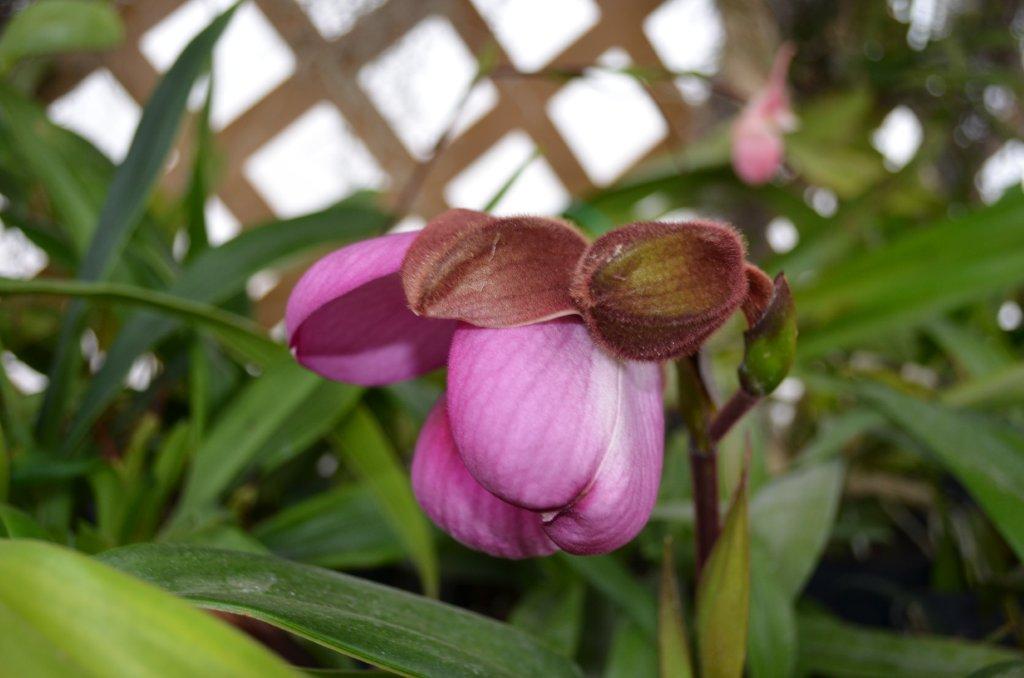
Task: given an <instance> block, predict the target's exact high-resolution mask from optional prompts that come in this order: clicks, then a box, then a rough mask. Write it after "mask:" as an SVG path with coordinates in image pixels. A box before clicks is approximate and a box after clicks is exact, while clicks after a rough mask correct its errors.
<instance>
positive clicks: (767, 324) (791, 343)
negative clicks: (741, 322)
mask: <svg viewBox="0 0 1024 678" xmlns="http://www.w3.org/2000/svg"><path fill="white" fill-rule="evenodd" d="M748 318H749V316H748ZM796 336H797V327H796V307H795V306H794V305H793V295H792V293H791V292H790V289H789V283H788V282H787V281H786V276H785V274H783V273H780V274H779V275H777V276H775V281H774V283H773V289H772V295H771V299H770V300H769V301H768V305H767V306H766V307H765V308H764V311H763V312H762V313H761V315H760V317H759V318H757V320H756V322H754V323H753V324H752V325H751V327H750V329H749V330H747V331H746V332H745V333H744V334H743V339H744V343H745V344H746V350H745V352H744V355H743V364H742V365H740V369H739V376H740V385H741V386H742V387H743V390H744V391H746V392H747V393H749V394H751V395H754V396H766V395H768V394H769V393H771V392H772V391H774V390H775V388H776V387H777V386H778V385H779V384H780V383H781V382H782V380H783V379H785V378H786V375H787V374H788V373H789V369H790V368H791V367H792V366H793V359H794V358H795V356H796Z"/></svg>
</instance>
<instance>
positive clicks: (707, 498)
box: [676, 356, 721, 581]
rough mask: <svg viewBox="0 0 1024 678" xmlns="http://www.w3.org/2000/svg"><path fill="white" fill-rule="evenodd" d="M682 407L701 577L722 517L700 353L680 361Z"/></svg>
mask: <svg viewBox="0 0 1024 678" xmlns="http://www.w3.org/2000/svg"><path fill="white" fill-rule="evenodd" d="M676 374H677V375H678V382H679V410H680V412H681V414H682V415H683V419H684V421H685V422H686V428H687V430H688V431H689V434H690V476H691V481H692V483H693V505H694V512H695V516H696V531H695V533H696V541H697V560H696V569H697V580H698V581H700V573H701V570H702V569H703V567H704V563H705V562H707V559H708V557H709V556H710V555H711V549H712V548H714V546H715V541H716V540H717V539H718V533H719V530H720V529H721V527H720V521H719V516H718V455H717V453H716V449H715V444H714V442H713V441H712V439H711V436H710V435H709V433H710V422H711V418H712V417H713V416H714V414H715V404H714V401H713V400H712V399H711V395H710V393H709V392H708V388H707V383H706V382H705V380H704V376H703V374H702V373H701V369H700V361H699V357H698V356H691V357H686V358H680V359H679V360H677V361H676Z"/></svg>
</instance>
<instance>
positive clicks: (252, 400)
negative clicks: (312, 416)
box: [173, 358, 320, 527]
mask: <svg viewBox="0 0 1024 678" xmlns="http://www.w3.org/2000/svg"><path fill="white" fill-rule="evenodd" d="M319 382H320V378H319V377H318V376H317V375H315V374H313V373H312V372H309V371H307V370H305V369H303V368H302V367H300V366H299V365H298V364H296V363H295V362H293V361H292V360H291V359H290V358H288V359H285V360H284V361H282V362H280V363H277V364H275V365H273V366H271V367H270V368H268V369H267V371H266V372H264V373H263V374H262V375H261V376H260V377H259V378H258V379H255V380H253V381H252V382H250V383H249V384H248V385H247V386H246V387H245V389H244V390H243V391H242V393H241V394H240V395H239V396H238V397H236V398H235V399H234V400H233V401H232V402H231V403H230V405H228V406H227V409H226V410H225V411H224V412H222V413H221V415H220V417H219V419H218V421H217V424H216V425H215V426H213V427H212V428H211V429H210V431H209V434H208V435H207V438H206V440H205V441H204V442H203V444H202V446H200V448H199V449H198V450H197V451H196V453H195V458H194V459H193V462H192V466H191V468H190V469H189V473H188V478H187V480H186V482H185V489H184V491H183V493H182V497H181V501H180V502H179V504H178V510H177V513H176V515H175V519H174V521H173V525H174V526H175V527H182V526H183V525H185V524H187V523H188V522H189V521H190V520H191V519H193V518H194V517H195V514H196V513H197V512H202V511H203V510H204V509H209V508H211V507H212V506H213V505H214V504H215V503H216V501H217V498H218V497H219V496H220V495H221V493H222V492H224V490H226V489H227V488H228V486H229V485H230V484H231V483H232V482H233V481H234V480H235V478H237V477H238V475H239V474H240V473H242V472H243V471H244V470H245V469H246V468H248V467H249V466H250V464H252V462H253V457H254V456H255V455H256V453H257V452H258V451H259V450H260V449H261V448H262V446H263V443H264V442H265V441H266V440H267V439H268V438H270V436H271V435H273V434H274V432H275V431H276V430H277V428H278V427H279V426H280V425H281V423H282V422H283V421H284V420H285V419H286V418H287V417H288V416H289V415H290V414H291V413H292V412H293V411H294V410H295V408H296V407H298V406H299V405H300V404H301V403H302V402H303V400H305V398H306V396H307V395H309V394H310V393H312V392H313V390H314V389H315V388H316V386H317V384H318V383H319Z"/></svg>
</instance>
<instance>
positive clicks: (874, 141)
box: [871, 106, 924, 172]
mask: <svg viewBox="0 0 1024 678" xmlns="http://www.w3.org/2000/svg"><path fill="white" fill-rule="evenodd" d="M923 136H924V134H923V131H922V129H921V121H920V120H918V118H917V116H916V115H914V112H913V111H912V110H910V109H909V108H907V107H906V106H897V107H896V108H894V109H892V110H891V111H889V114H888V115H886V116H885V119H884V120H882V124H881V125H880V126H879V127H878V129H876V130H875V131H874V132H873V133H872V134H871V145H873V146H874V147H875V149H876V150H877V151H878V152H879V153H881V154H882V156H883V157H884V158H885V167H886V169H888V170H889V171H890V172H898V171H899V170H901V169H903V167H904V166H905V165H906V164H907V163H908V162H910V161H911V160H913V159H914V156H915V155H916V154H917V149H918V148H920V147H921V140H922V138H923Z"/></svg>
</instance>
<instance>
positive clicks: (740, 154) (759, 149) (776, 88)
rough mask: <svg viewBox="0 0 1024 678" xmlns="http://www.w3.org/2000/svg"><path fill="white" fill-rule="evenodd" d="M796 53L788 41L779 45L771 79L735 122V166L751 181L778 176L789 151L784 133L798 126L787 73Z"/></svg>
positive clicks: (733, 149)
mask: <svg viewBox="0 0 1024 678" xmlns="http://www.w3.org/2000/svg"><path fill="white" fill-rule="evenodd" d="M794 53H795V50H794V48H793V46H792V45H790V44H788V43H787V44H785V45H783V46H782V47H780V48H779V51H778V53H777V54H776V55H775V63H774V64H773V65H772V72H771V75H770V76H769V78H768V82H767V83H766V84H765V86H764V88H763V89H762V90H761V91H760V92H759V93H758V94H757V95H755V96H754V98H752V99H751V100H750V101H749V102H747V105H746V106H744V108H743V110H742V111H741V112H740V115H739V117H738V118H737V119H736V122H735V123H734V125H733V129H732V164H733V168H734V169H735V170H736V174H737V175H739V177H740V179H742V180H743V181H745V182H746V183H748V184H753V185H757V184H763V183H765V182H767V181H768V180H770V179H771V178H772V177H773V176H775V173H776V172H777V171H778V169H779V167H780V166H781V165H782V158H783V154H784V151H785V143H784V141H783V134H784V133H786V132H789V131H792V130H793V129H794V128H795V127H796V123H797V119H796V116H794V115H793V111H792V109H791V108H790V105H789V95H788V93H787V91H786V75H787V73H788V71H789V63H790V61H792V59H793V55H794Z"/></svg>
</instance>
